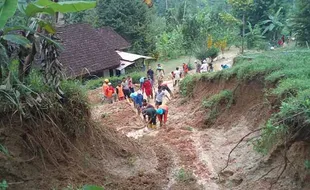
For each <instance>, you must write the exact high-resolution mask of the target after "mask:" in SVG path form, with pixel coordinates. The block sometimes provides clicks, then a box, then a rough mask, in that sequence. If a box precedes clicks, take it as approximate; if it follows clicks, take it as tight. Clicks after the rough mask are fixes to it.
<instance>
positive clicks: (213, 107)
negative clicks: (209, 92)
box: [202, 90, 234, 125]
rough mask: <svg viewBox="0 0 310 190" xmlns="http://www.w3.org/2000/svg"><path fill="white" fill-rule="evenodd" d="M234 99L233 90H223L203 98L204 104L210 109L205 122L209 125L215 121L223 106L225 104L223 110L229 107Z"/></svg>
mask: <svg viewBox="0 0 310 190" xmlns="http://www.w3.org/2000/svg"><path fill="white" fill-rule="evenodd" d="M233 100H234V97H233V92H232V91H230V90H222V91H221V92H219V93H218V94H215V95H213V96H211V97H209V98H207V99H205V100H203V101H202V106H203V107H205V108H206V109H209V110H210V112H209V114H208V116H207V118H206V120H205V124H207V125H209V124H211V123H213V121H214V120H215V119H216V118H217V116H218V115H219V114H220V111H221V107H222V106H224V108H222V109H223V110H227V109H229V108H230V106H231V105H232V103H233Z"/></svg>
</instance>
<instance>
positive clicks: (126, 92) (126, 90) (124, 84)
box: [122, 77, 130, 99]
mask: <svg viewBox="0 0 310 190" xmlns="http://www.w3.org/2000/svg"><path fill="white" fill-rule="evenodd" d="M122 87H123V91H124V95H125V98H126V99H127V98H128V99H129V98H130V89H129V85H128V81H127V80H126V78H125V77H124V78H123V80H122Z"/></svg>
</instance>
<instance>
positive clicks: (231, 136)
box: [92, 52, 296, 190]
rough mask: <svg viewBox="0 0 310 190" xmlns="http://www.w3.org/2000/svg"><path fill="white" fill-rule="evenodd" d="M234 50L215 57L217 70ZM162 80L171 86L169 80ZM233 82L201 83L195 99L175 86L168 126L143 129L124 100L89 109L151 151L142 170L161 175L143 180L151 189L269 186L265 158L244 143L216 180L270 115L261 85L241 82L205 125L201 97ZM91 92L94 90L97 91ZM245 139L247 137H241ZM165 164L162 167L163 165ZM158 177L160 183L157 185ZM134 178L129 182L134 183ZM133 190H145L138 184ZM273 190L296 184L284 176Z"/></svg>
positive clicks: (110, 125) (102, 120)
mask: <svg viewBox="0 0 310 190" xmlns="http://www.w3.org/2000/svg"><path fill="white" fill-rule="evenodd" d="M236 54H237V53H236V52H235V53H234V52H233V53H231V52H230V54H229V55H230V56H227V55H226V59H221V58H220V59H218V61H216V62H215V63H214V68H215V70H219V68H220V65H221V64H223V63H229V64H232V60H233V58H234V57H235V56H236ZM166 83H167V84H168V85H169V87H171V88H172V89H173V87H172V82H171V81H166ZM236 85H237V83H236V81H234V80H232V81H228V82H226V83H220V82H219V83H206V82H201V83H198V84H197V85H196V87H195V89H194V94H195V98H191V99H188V98H182V97H180V95H179V93H178V90H177V89H173V91H174V95H175V96H174V98H173V99H172V100H171V101H169V102H166V104H167V105H168V106H169V116H168V122H167V126H166V128H158V129H156V130H145V128H141V127H144V126H145V123H144V122H143V120H142V119H141V117H138V115H137V114H136V112H135V110H134V109H133V107H132V105H130V104H128V102H126V101H122V102H116V103H114V104H109V105H96V106H94V107H93V109H92V112H93V114H92V116H93V119H94V120H95V121H99V122H100V123H103V124H104V126H107V127H111V128H114V129H115V130H117V131H118V132H119V133H122V134H123V135H125V136H127V137H129V138H132V139H135V140H136V141H137V142H138V143H141V144H143V145H146V146H147V147H149V148H150V149H153V153H154V154H155V155H156V156H155V158H154V159H152V160H149V162H150V163H151V164H149V165H148V166H146V167H145V168H144V169H145V170H148V171H149V172H150V173H160V175H155V176H157V177H155V178H152V179H149V180H150V181H151V182H150V181H148V182H147V183H152V184H153V185H154V184H157V186H154V188H150V189H167V190H168V189H169V190H170V189H172V190H179V189H182V190H185V189H188V190H196V189H197V190H199V189H212V190H217V189H236V190H237V189H240V190H241V189H249V188H251V189H257V190H258V189H268V188H269V187H270V183H271V180H270V179H272V177H273V178H275V177H276V174H272V175H271V174H270V176H272V177H270V178H269V179H267V180H266V179H262V178H261V176H263V175H264V174H266V173H268V170H269V169H270V166H268V164H265V163H264V162H261V161H262V159H263V156H262V155H260V154H258V153H256V152H255V151H253V146H252V145H251V143H242V144H241V145H240V146H239V147H238V148H237V149H235V151H234V152H233V154H232V155H231V159H230V160H229V167H228V168H227V169H226V170H225V171H224V172H223V173H222V174H221V175H220V178H219V176H218V173H219V171H221V169H222V168H223V167H225V165H226V162H227V155H228V153H229V152H230V151H231V149H232V148H233V147H234V146H235V145H236V143H237V142H238V141H239V140H240V139H241V138H242V137H244V136H245V135H246V134H248V133H249V132H251V131H252V130H253V128H255V127H257V126H259V125H260V124H263V123H264V122H265V119H267V118H268V116H269V115H270V112H269V107H268V106H266V105H265V104H262V102H264V95H263V94H264V93H263V86H262V85H261V84H260V83H258V82H255V81H253V82H250V83H249V84H242V85H241V86H240V87H239V88H240V90H239V91H240V92H237V94H236V100H235V102H236V103H235V105H233V106H232V108H231V109H230V110H228V111H226V112H225V113H224V114H222V115H220V116H219V118H218V119H217V121H216V122H215V123H214V124H212V125H211V126H209V127H208V128H206V127H205V121H206V120H205V118H206V115H207V112H206V110H205V109H204V108H203V107H202V100H203V99H204V98H205V97H207V96H209V97H210V96H212V95H215V94H217V93H219V92H220V91H221V90H223V89H230V90H232V89H234V88H236ZM92 93H94V94H98V93H99V91H98V90H97V91H93V92H92ZM138 128H141V129H138ZM254 135H255V134H254ZM249 140H250V138H247V139H245V141H249ZM163 155H165V156H166V157H163ZM139 163H142V162H141V161H139V159H138V158H136V159H133V160H132V161H131V164H132V165H133V166H135V165H138V164H139ZM266 163H267V162H266ZM275 164H279V163H275ZM159 165H161V166H160V167H159ZM163 166H166V168H165V169H163ZM140 169H141V168H140ZM131 172H132V173H134V171H131ZM124 173H126V171H124ZM141 176H144V175H141ZM141 176H140V177H141ZM133 178H136V177H133ZM138 178H139V177H138ZM158 180H161V182H162V183H161V184H160V185H159V184H158V182H157V181H158ZM136 182H137V181H132V183H133V184H134V183H136ZM143 183H144V182H143ZM135 187H137V186H135ZM152 187H153V186H152ZM129 189H130V188H129ZM136 189H148V188H145V187H144V186H143V185H142V186H138V188H136ZM274 189H296V188H294V186H293V185H292V181H290V180H284V182H282V184H280V185H279V186H278V188H277V187H276V186H275V188H274Z"/></svg>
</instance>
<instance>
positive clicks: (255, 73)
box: [181, 49, 310, 152]
mask: <svg viewBox="0 0 310 190" xmlns="http://www.w3.org/2000/svg"><path fill="white" fill-rule="evenodd" d="M232 78H237V79H238V81H239V82H243V81H250V80H257V79H259V80H261V79H262V82H263V83H265V86H266V87H268V86H275V87H274V88H272V89H267V92H266V95H267V96H268V95H272V96H276V97H277V98H278V99H279V100H280V101H281V104H280V105H279V107H278V109H277V110H279V111H278V112H277V113H275V114H273V115H272V117H271V118H270V119H269V121H268V122H267V124H266V126H265V128H264V130H263V133H262V136H261V138H260V139H259V140H258V141H257V142H256V145H257V147H256V148H257V150H260V152H268V151H269V150H270V149H271V148H272V146H273V145H275V144H277V143H279V142H284V138H290V137H294V138H295V139H296V138H301V139H299V140H303V139H305V138H308V137H307V136H306V135H302V133H303V132H305V130H306V129H309V127H310V50H306V49H279V50H276V51H268V52H264V53H255V54H254V53H252V54H250V53H249V54H245V55H243V56H240V57H238V58H237V62H236V64H235V65H234V67H232V68H231V69H227V70H222V71H219V72H214V73H205V74H198V75H193V76H188V77H186V78H185V79H184V80H183V81H182V82H181V93H182V94H183V95H184V96H191V95H192V93H193V90H194V88H195V85H196V84H197V82H199V81H202V82H203V81H204V82H207V81H214V80H218V81H219V80H230V79H232ZM215 99H216V98H215ZM205 105H207V106H212V102H205ZM298 133H301V134H298ZM294 135H295V136H294ZM296 135H297V136H296ZM293 140H294V139H293Z"/></svg>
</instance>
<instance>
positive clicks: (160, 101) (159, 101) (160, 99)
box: [155, 86, 170, 108]
mask: <svg viewBox="0 0 310 190" xmlns="http://www.w3.org/2000/svg"><path fill="white" fill-rule="evenodd" d="M164 96H166V97H167V98H168V100H170V98H169V97H168V96H167V95H166V94H165V91H164V90H162V87H160V86H159V87H158V91H157V92H156V93H155V106H156V108H158V107H159V106H160V105H162V104H163V99H164Z"/></svg>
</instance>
